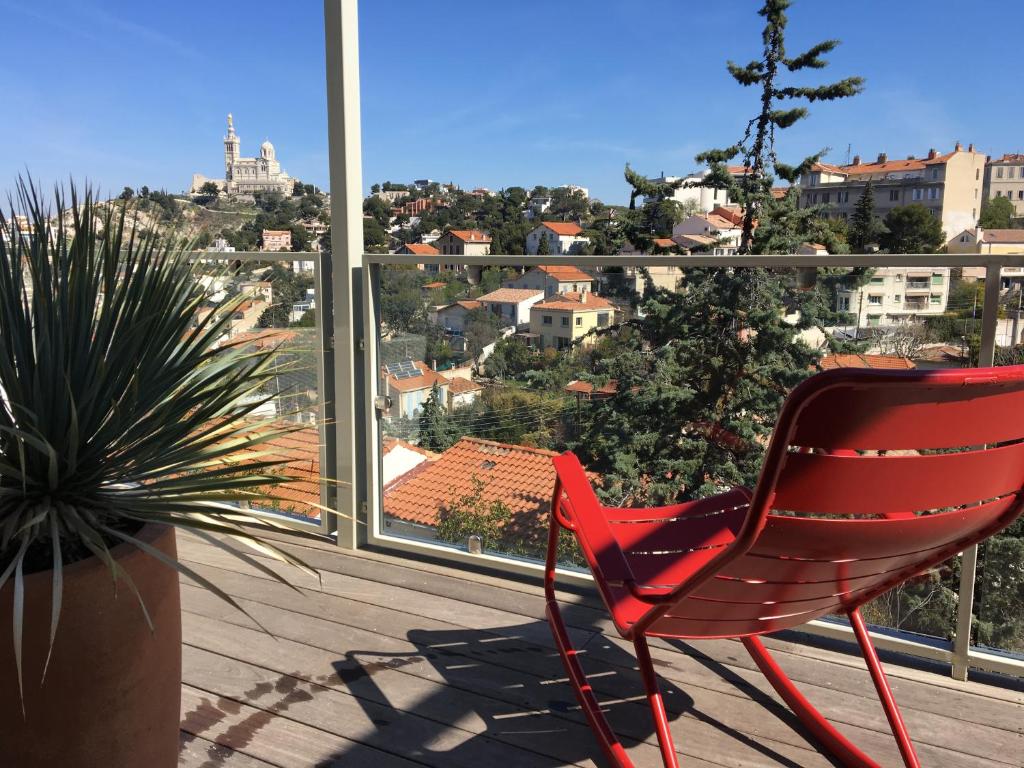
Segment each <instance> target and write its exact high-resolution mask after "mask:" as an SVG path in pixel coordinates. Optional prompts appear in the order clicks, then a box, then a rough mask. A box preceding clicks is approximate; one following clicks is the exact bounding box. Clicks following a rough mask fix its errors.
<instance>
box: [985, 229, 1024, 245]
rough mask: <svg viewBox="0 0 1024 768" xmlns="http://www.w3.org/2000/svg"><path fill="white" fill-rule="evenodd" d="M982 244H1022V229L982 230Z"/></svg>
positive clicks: (1023, 234)
mask: <svg viewBox="0 0 1024 768" xmlns="http://www.w3.org/2000/svg"><path fill="white" fill-rule="evenodd" d="M981 242H983V243H1024V229H983V230H982V231H981Z"/></svg>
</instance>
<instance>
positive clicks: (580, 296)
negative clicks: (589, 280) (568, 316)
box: [532, 293, 613, 312]
mask: <svg viewBox="0 0 1024 768" xmlns="http://www.w3.org/2000/svg"><path fill="white" fill-rule="evenodd" d="M612 308H613V307H612V303H611V302H610V301H608V299H605V298H603V297H601V296H596V295H594V294H593V293H556V294H555V295H554V296H551V297H550V298H548V299H545V300H544V301H541V302H539V303H537V304H534V305H533V307H532V309H567V310H571V311H573V312H585V311H588V310H598V309H612Z"/></svg>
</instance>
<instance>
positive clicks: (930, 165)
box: [799, 142, 985, 239]
mask: <svg viewBox="0 0 1024 768" xmlns="http://www.w3.org/2000/svg"><path fill="white" fill-rule="evenodd" d="M984 174H985V155H983V154H982V153H981V152H978V151H976V150H975V148H974V145H973V144H970V145H968V147H967V149H964V148H963V146H962V145H961V144H960V143H959V142H957V144H956V146H955V147H954V148H953V151H952V152H947V153H945V154H940V153H939V152H938V150H935V149H930V150H928V154H927V155H925V156H924V157H921V158H917V157H913V156H910V157H907V158H906V159H905V160H890V159H889V157H888V156H887V155H886V154H885V153H884V152H883V153H881V154H880V155H878V158H877V159H876V160H875V162H873V163H872V162H868V163H865V162H861V159H860V157H859V156H856V157H854V158H853V162H852V163H850V164H849V165H842V166H838V165H830V164H828V163H818V164H816V165H814V166H813V167H812V168H811V170H810V171H809V172H808V173H806V174H804V175H803V176H802V177H801V179H800V198H799V201H800V207H801V208H807V207H810V206H824V208H825V211H826V213H827V215H829V216H834V217H838V218H842V219H849V218H850V216H852V215H853V211H854V208H855V206H856V205H857V200H858V199H859V198H860V196H861V193H862V192H863V191H864V187H865V186H866V185H867V182H868V181H870V182H871V184H872V189H873V190H874V198H875V212H876V213H877V214H878V215H879V216H883V217H884V216H885V215H886V214H887V213H888V212H889V211H891V210H892V209H893V208H898V207H900V206H904V205H911V204H913V203H917V204H919V205H923V206H924V207H925V208H927V209H928V210H930V211H931V212H932V215H934V216H935V217H936V218H938V219H940V220H941V221H942V229H943V231H944V232H945V233H946V238H947V239H948V238H951V237H953V236H954V235H956V234H957V233H959V232H962V231H963V230H965V229H969V228H970V227H973V226H975V225H976V224H977V223H978V215H979V213H980V212H981V202H982V187H983V185H984V181H985V180H984Z"/></svg>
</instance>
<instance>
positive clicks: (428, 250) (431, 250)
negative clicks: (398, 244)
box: [399, 243, 441, 256]
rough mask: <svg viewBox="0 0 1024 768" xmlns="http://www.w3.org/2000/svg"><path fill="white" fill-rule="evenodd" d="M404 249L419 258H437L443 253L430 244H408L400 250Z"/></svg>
mask: <svg viewBox="0 0 1024 768" xmlns="http://www.w3.org/2000/svg"><path fill="white" fill-rule="evenodd" d="M402 249H405V250H406V251H408V252H409V253H415V254H416V255H417V256H436V255H438V254H439V253H441V252H440V251H439V250H437V248H435V247H434V246H432V245H430V244H429V243H406V244H405V245H403V246H402V248H400V249H399V250H402Z"/></svg>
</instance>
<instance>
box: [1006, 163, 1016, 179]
mask: <svg viewBox="0 0 1024 768" xmlns="http://www.w3.org/2000/svg"><path fill="white" fill-rule="evenodd" d="M1015 170H1016V169H1015V168H1014V167H1013V166H1010V167H1009V168H1007V169H1006V178H1008V179H1012V178H1013V172H1014V171H1015Z"/></svg>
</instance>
